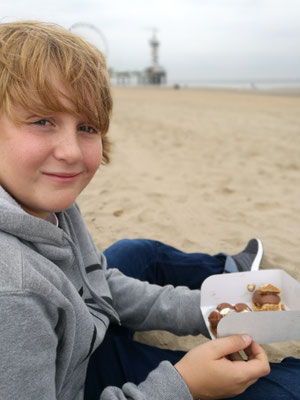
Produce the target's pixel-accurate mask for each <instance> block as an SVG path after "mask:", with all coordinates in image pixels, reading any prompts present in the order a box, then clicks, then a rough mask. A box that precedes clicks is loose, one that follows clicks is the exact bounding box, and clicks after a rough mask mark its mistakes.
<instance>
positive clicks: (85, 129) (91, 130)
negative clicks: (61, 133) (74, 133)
mask: <svg viewBox="0 0 300 400" xmlns="http://www.w3.org/2000/svg"><path fill="white" fill-rule="evenodd" d="M79 130H80V131H81V132H87V133H97V131H96V129H95V128H93V127H92V126H90V125H81V126H80V127H79Z"/></svg>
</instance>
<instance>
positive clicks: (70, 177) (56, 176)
mask: <svg viewBox="0 0 300 400" xmlns="http://www.w3.org/2000/svg"><path fill="white" fill-rule="evenodd" d="M43 175H45V176H46V177H48V178H50V179H51V180H54V181H56V182H61V183H68V182H74V181H75V180H76V179H77V178H78V177H79V175H81V172H43Z"/></svg>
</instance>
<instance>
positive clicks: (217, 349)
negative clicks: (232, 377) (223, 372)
mask: <svg viewBox="0 0 300 400" xmlns="http://www.w3.org/2000/svg"><path fill="white" fill-rule="evenodd" d="M251 342H252V339H251V337H250V336H249V335H232V336H227V337H225V338H221V339H216V340H214V341H213V342H212V343H214V344H215V346H214V356H215V359H219V358H222V357H225V356H228V355H229V354H232V353H236V352H238V351H241V350H244V349H246V348H247V347H248V346H250V344H251Z"/></svg>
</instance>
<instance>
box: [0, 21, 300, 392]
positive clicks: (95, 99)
mask: <svg viewBox="0 0 300 400" xmlns="http://www.w3.org/2000/svg"><path fill="white" fill-rule="evenodd" d="M111 108H112V100H111V95H110V89H109V82H108V76H107V72H106V67H105V62H104V59H103V57H102V55H101V54H100V52H99V51H98V50H97V49H95V48H93V47H92V46H91V45H89V44H87V43H85V42H84V41H82V40H81V39H79V38H78V37H76V36H74V35H72V34H70V33H69V32H67V31H65V30H64V29H62V28H59V27H57V26H55V25H51V24H43V23H38V22H20V23H9V24H1V25H0V126H1V130H0V152H1V156H0V185H1V187H0V252H1V259H0V275H1V279H0V295H1V308H0V318H1V324H0V341H1V346H0V352H1V354H0V355H1V364H0V372H1V375H0V380H1V381H0V393H1V397H2V398H3V399H6V400H8V399H18V398H22V399H23V400H29V399H30V400H32V399H39V400H40V399H45V400H48V399H49V400H50V399H51V400H53V399H63V400H71V399H72V400H82V399H83V398H85V399H88V400H91V399H98V400H99V399H102V400H104V399H111V400H112V399H126V398H128V399H129V398H130V399H136V400H137V399H161V400H164V399H170V398H172V399H180V400H184V399H189V400H190V399H192V398H194V399H196V398H199V397H200V398H201V399H212V398H222V397H230V396H234V395H237V394H239V393H241V392H243V391H244V390H245V389H247V387H249V386H251V385H252V384H253V383H254V382H255V381H256V380H257V379H258V378H260V377H262V376H264V375H266V374H268V373H269V364H268V361H267V358H266V354H265V352H264V351H263V350H262V348H261V347H260V346H259V345H258V344H256V343H254V342H251V338H249V336H247V335H243V336H240V335H236V336H232V337H229V338H225V339H219V340H215V341H211V342H208V343H206V344H204V345H202V346H199V347H197V348H195V349H193V350H192V351H190V352H189V353H187V354H186V355H185V356H184V357H182V355H180V357H177V359H176V356H175V358H174V364H175V365H174V366H173V365H172V364H171V363H170V362H168V361H165V362H162V363H160V364H159V365H158V366H157V367H156V368H154V369H153V371H152V372H150V370H149V372H150V374H149V375H148V376H147V377H145V379H144V380H143V382H135V379H134V378H133V379H132V382H135V383H130V382H129V383H125V382H123V383H125V384H124V385H123V386H122V387H121V388H120V387H117V386H112V387H106V385H105V384H103V385H102V382H101V381H100V382H99V383H97V382H95V385H98V386H99V387H100V388H101V389H100V392H101V393H100V394H98V392H97V391H98V390H99V389H96V387H95V390H94V389H93V387H91V384H90V383H89V382H88V383H87V384H86V389H85V381H86V374H87V367H88V364H89V361H90V357H91V354H92V353H94V352H95V350H96V349H97V351H96V352H95V354H96V355H97V356H99V357H100V356H102V359H101V362H104V363H105V362H106V365H105V367H104V368H103V367H101V371H100V370H99V371H96V373H98V372H99V379H100V376H101V374H102V375H103V376H104V375H106V374H107V375H109V374H110V375H113V374H114V370H111V369H112V365H111V363H110V360H109V359H103V354H102V355H101V354H100V355H99V354H98V353H97V352H98V350H99V351H101V349H104V351H105V350H107V349H108V348H109V347H108V345H107V343H106V340H107V338H105V340H104V337H105V336H107V337H108V335H106V333H107V330H108V326H109V325H110V324H111V325H114V326H118V325H119V324H122V327H123V326H124V327H125V328H129V329H133V330H137V329H138V330H149V329H167V330H170V331H171V332H174V333H176V334H179V335H184V334H198V333H201V332H203V333H205V332H206V330H205V324H204V321H203V317H202V315H201V313H200V309H199V291H198V290H190V289H188V288H186V287H176V288H174V287H172V286H170V285H167V286H158V285H153V284H149V283H148V282H142V281H140V280H137V279H133V278H131V277H127V276H125V275H124V274H122V273H121V272H120V271H119V270H117V269H114V268H109V269H106V258H105V256H104V255H103V254H102V253H100V252H99V250H98V249H97V248H96V246H95V245H94V243H93V241H92V239H91V237H90V235H89V233H88V231H87V229H86V227H85V224H84V222H83V220H82V218H81V215H80V211H79V209H78V207H77V205H76V204H75V200H76V198H77V196H78V195H79V193H80V192H81V191H82V190H83V189H84V188H85V187H86V186H87V185H88V183H89V182H90V180H91V179H92V177H93V175H94V174H95V172H96V171H97V169H98V167H99V166H100V164H101V162H102V161H107V160H108V153H107V152H108V145H107V141H106V136H105V135H106V133H107V131H108V127H109V117H110V114H111ZM115 329H117V328H115ZM243 349H245V352H246V354H247V355H248V362H247V363H245V362H244V361H242V360H241V358H240V356H239V355H238V353H237V352H238V351H239V350H243ZM142 361H144V360H142ZM295 365H296V364H295ZM95 368H98V367H97V365H95V364H92V363H90V366H89V375H88V378H89V376H93V379H94V377H95ZM133 368H134V366H133ZM297 368H299V367H298V364H297ZM103 369H104V370H103ZM290 371H292V372H293V376H295V373H298V372H297V371H299V369H296V368H295V369H292V367H290ZM280 372H281V371H280ZM96 375H97V374H96ZM270 376H273V375H272V374H271V375H270ZM101 379H104V378H101ZM101 379H100V380H101ZM276 379H277V378H276ZM88 380H89V379H88ZM279 381H280V379H279ZM268 382H269V381H268ZM101 385H102V386H101ZM264 385H265V386H264ZM271 386H272V385H271ZM287 386H288V390H293V383H290V384H288V385H287ZM294 386H295V385H294ZM104 387H106V388H104ZM252 387H256V388H257V389H254V390H255V392H253V391H252V392H251V393H252V394H253V393H254V394H255V393H256V397H251V396H252V394H251V393H250V394H249V395H247V394H243V396H244V397H243V398H244V399H250V398H257V393H258V391H259V390H260V388H261V387H262V388H263V390H264V388H266V383H263V384H261V385H260V386H259V384H257V385H254V386H252ZM246 393H248V391H247V392H246ZM271 397H272V396H271ZM272 398H275V397H274V396H273V397H272Z"/></svg>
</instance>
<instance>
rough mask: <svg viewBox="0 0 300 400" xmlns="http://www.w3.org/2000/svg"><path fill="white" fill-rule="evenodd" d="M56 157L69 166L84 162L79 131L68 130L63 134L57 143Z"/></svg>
mask: <svg viewBox="0 0 300 400" xmlns="http://www.w3.org/2000/svg"><path fill="white" fill-rule="evenodd" d="M54 156H55V158H57V159H58V160H63V161H65V162H67V163H69V164H72V163H74V162H77V161H80V160H82V149H81V146H80V141H79V137H78V133H77V131H74V130H68V131H64V132H63V133H61V135H60V136H59V140H57V142H56V143H55V150H54Z"/></svg>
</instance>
